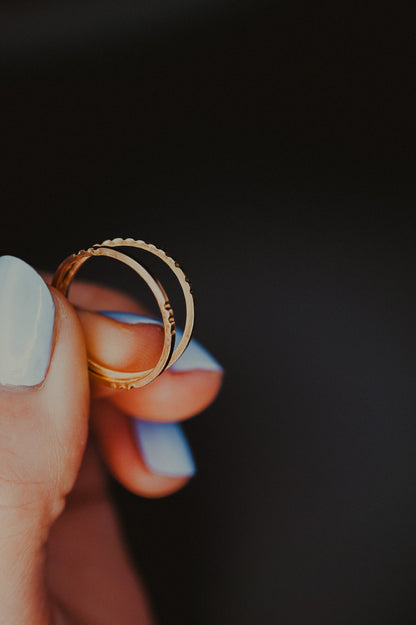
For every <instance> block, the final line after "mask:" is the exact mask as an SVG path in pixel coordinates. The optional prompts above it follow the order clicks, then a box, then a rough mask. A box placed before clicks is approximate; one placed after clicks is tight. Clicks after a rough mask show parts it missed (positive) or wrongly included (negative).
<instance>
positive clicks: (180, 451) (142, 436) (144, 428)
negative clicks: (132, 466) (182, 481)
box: [132, 419, 196, 477]
mask: <svg viewBox="0 0 416 625" xmlns="http://www.w3.org/2000/svg"><path fill="white" fill-rule="evenodd" d="M132 424H133V429H134V432H135V436H136V441H137V444H138V446H139V448H140V450H141V452H142V457H143V460H144V462H145V464H146V466H147V468H148V469H149V471H151V472H152V473H157V474H159V475H167V476H170V477H192V476H193V475H194V474H195V471H196V468H195V463H194V460H193V457H192V452H191V449H190V447H189V444H188V441H187V439H186V437H185V434H184V433H183V430H182V428H181V426H180V425H179V423H155V422H152V421H142V420H141V419H132Z"/></svg>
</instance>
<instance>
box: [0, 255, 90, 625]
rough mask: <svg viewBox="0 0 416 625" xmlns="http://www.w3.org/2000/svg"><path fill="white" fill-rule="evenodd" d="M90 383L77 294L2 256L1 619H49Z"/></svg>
mask: <svg viewBox="0 0 416 625" xmlns="http://www.w3.org/2000/svg"><path fill="white" fill-rule="evenodd" d="M88 412H89V385H88V373H87V360H86V353H85V346H84V340H83V334H82V330H81V327H80V323H79V321H78V317H77V315H76V314H75V312H74V310H73V309H72V307H71V305H70V304H69V303H68V301H67V300H66V299H65V298H64V297H63V296H62V295H61V294H60V293H58V292H57V291H55V290H53V289H51V290H50V289H49V288H48V287H47V286H46V284H45V282H44V281H43V280H42V278H41V277H40V276H39V274H37V273H36V271H35V270H34V269H32V267H30V266H29V265H27V264H26V263H25V262H23V261H21V260H19V259H18V258H15V257H12V256H2V257H0V606H1V611H0V625H5V624H6V623H7V625H11V624H13V625H14V624H19V625H29V624H31V625H33V623H36V624H37V625H46V624H48V623H50V615H49V604H48V601H47V593H46V589H45V587H44V583H43V580H44V547H45V543H46V539H47V537H48V533H49V529H50V527H51V525H52V524H53V522H54V521H55V519H56V518H57V516H58V515H59V514H60V512H61V511H62V510H63V507H64V502H65V495H66V494H67V493H68V492H69V491H70V490H71V488H72V486H73V484H74V481H75V478H76V475H77V473H78V469H79V466H80V463H81V460H82V456H83V452H84V449H85V444H86V439H87V429H88Z"/></svg>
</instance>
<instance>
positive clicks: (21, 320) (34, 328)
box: [0, 256, 55, 386]
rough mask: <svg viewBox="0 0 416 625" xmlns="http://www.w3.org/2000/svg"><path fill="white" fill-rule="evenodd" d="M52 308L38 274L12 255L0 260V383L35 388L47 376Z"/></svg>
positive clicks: (50, 346) (48, 295) (46, 288)
mask: <svg viewBox="0 0 416 625" xmlns="http://www.w3.org/2000/svg"><path fill="white" fill-rule="evenodd" d="M54 319H55V306H54V303H53V299H52V296H51V294H50V291H49V289H48V287H47V286H46V284H45V282H44V281H43V280H42V278H41V277H40V275H39V274H38V273H37V272H36V271H35V270H34V269H33V268H32V267H31V266H30V265H28V264H27V263H25V262H24V261H23V260H20V259H19V258H16V257H14V256H1V257H0V384H5V385H6V384H11V385H14V386H34V385H35V384H40V382H42V380H43V379H44V378H45V376H46V372H47V370H48V367H49V361H50V357H51V352H52V338H53V325H54Z"/></svg>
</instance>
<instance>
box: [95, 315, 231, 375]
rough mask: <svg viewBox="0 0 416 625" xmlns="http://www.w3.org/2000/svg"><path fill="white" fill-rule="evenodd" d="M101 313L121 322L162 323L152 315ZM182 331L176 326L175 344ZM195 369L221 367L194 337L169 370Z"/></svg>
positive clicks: (205, 369) (214, 369)
mask: <svg viewBox="0 0 416 625" xmlns="http://www.w3.org/2000/svg"><path fill="white" fill-rule="evenodd" d="M100 312H101V314H102V315H106V316H107V317H111V318H112V319H115V320H116V321H122V322H123V323H131V324H136V323H154V324H157V325H162V323H161V321H159V319H154V318H152V317H145V316H143V315H136V314H134V313H124V312H116V311H108V310H104V311H100ZM182 334H183V333H182V331H181V330H179V329H178V328H176V341H175V342H176V345H177V344H178V343H179V341H180V340H181V338H182ZM195 369H202V370H204V371H219V372H222V371H223V368H222V367H221V365H220V364H219V362H218V361H217V360H215V358H214V357H213V356H212V355H211V354H210V353H209V351H207V350H206V349H205V347H203V346H202V345H201V344H200V343H198V341H196V340H195V339H191V340H190V342H189V345H188V347H187V348H186V350H185V351H184V353H183V354H182V356H181V357H180V358H179V359H178V360H177V361H176V362H175V364H174V365H172V367H171V369H170V370H171V371H177V372H180V371H193V370H195Z"/></svg>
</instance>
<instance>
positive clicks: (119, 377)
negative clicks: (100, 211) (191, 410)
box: [52, 238, 194, 389]
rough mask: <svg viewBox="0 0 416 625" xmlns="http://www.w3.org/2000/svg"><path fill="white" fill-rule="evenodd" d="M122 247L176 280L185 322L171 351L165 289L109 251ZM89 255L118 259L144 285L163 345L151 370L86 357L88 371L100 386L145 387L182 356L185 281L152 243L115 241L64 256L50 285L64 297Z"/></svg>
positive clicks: (188, 295)
mask: <svg viewBox="0 0 416 625" xmlns="http://www.w3.org/2000/svg"><path fill="white" fill-rule="evenodd" d="M122 246H129V247H136V248H140V249H144V250H146V251H148V252H150V253H152V254H155V255H156V256H158V257H159V258H160V259H161V260H162V261H163V262H165V263H166V264H167V265H168V266H169V267H170V269H171V270H172V271H173V273H174V274H175V276H176V278H177V279H178V281H179V284H180V286H181V288H182V292H183V295H184V298H185V304H186V322H185V327H184V331H183V336H182V338H181V340H180V342H179V344H178V346H177V347H176V349H173V348H174V343H175V320H174V315H173V310H172V307H171V305H170V302H169V299H168V297H167V295H166V292H165V290H164V289H163V287H162V285H161V284H160V282H159V280H157V279H155V278H154V277H153V276H152V275H151V274H150V273H149V271H147V269H145V268H144V267H143V266H142V265H141V264H140V263H138V262H137V261H135V260H134V259H132V258H130V257H129V256H127V255H126V254H123V253H122V252H119V251H117V250H115V249H111V248H114V247H122ZM93 256H107V257H109V258H113V259H115V260H118V261H120V262H122V263H124V264H125V265H128V266H129V267H131V268H132V269H133V270H134V271H135V272H136V273H137V274H138V275H139V276H140V277H141V278H142V279H143V280H144V281H145V282H146V284H147V285H148V286H149V288H150V289H151V291H152V293H153V295H154V296H155V298H156V301H157V304H158V307H159V310H160V313H161V316H162V321H163V327H164V343H163V349H162V353H161V355H160V358H159V361H158V362H157V364H156V366H155V367H154V368H153V369H150V370H148V371H140V372H122V371H115V370H113V369H108V368H107V367H104V366H102V365H100V364H99V363H97V362H95V361H94V360H93V359H91V358H90V357H89V358H88V367H89V370H90V372H91V374H92V375H93V376H94V377H95V378H97V379H98V380H99V381H100V382H101V383H103V384H106V385H107V386H111V387H113V388H118V389H131V388H139V387H141V386H145V385H146V384H149V382H151V381H152V380H154V379H155V378H156V377H157V376H158V375H160V374H161V373H162V372H163V371H164V370H165V369H167V368H168V367H170V366H171V365H173V363H174V362H176V360H177V359H178V358H179V357H180V356H181V355H182V353H183V352H184V350H185V349H186V347H187V345H188V343H189V341H190V338H191V335H192V329H193V322H194V302H193V296H192V290H191V286H190V283H189V280H188V278H187V277H186V276H185V274H184V272H183V271H182V269H181V268H180V267H179V265H178V263H176V262H175V261H174V260H173V259H172V258H171V257H169V256H167V255H166V254H165V252H163V250H160V249H158V248H156V247H155V246H154V245H152V244H149V243H145V242H144V241H140V240H135V239H121V238H118V239H112V240H106V241H104V242H103V243H101V244H96V245H93V246H92V247H90V248H88V249H87V250H80V251H79V252H78V253H77V254H72V255H71V256H68V258H66V259H65V260H64V261H63V262H62V263H61V264H60V265H59V267H58V269H57V270H56V272H55V275H54V277H53V281H52V285H53V286H54V287H55V288H57V289H58V290H59V291H61V292H62V293H63V294H64V295H65V296H66V295H67V294H68V290H69V287H70V285H71V282H72V280H73V278H74V277H75V274H76V273H77V271H78V270H79V269H80V267H81V266H82V265H83V264H84V263H85V262H86V261H87V260H88V259H89V258H91V257H93Z"/></svg>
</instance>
